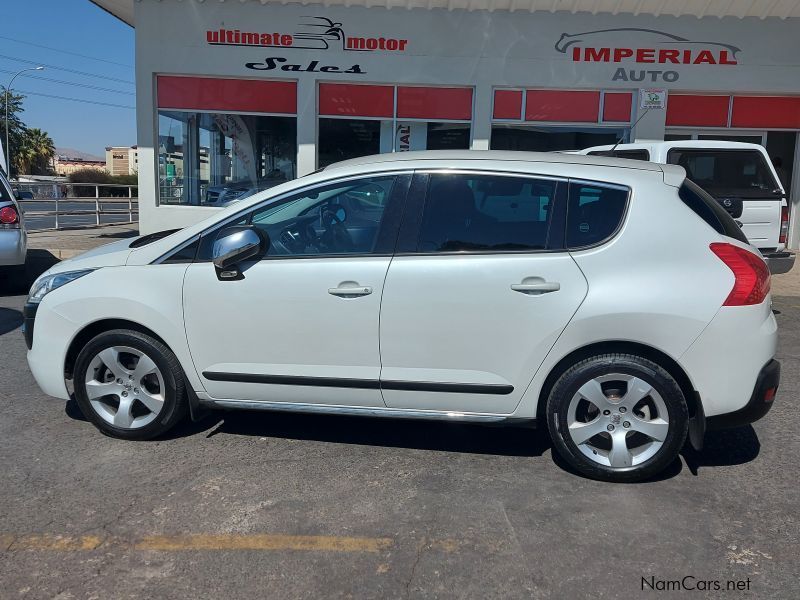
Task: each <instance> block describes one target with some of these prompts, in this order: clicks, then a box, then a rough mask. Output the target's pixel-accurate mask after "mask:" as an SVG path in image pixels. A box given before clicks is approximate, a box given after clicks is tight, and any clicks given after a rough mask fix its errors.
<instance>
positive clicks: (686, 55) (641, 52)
mask: <svg viewBox="0 0 800 600" xmlns="http://www.w3.org/2000/svg"><path fill="white" fill-rule="evenodd" d="M555 49H556V50H557V51H558V52H561V53H562V54H566V55H568V56H569V57H570V58H571V59H572V61H573V62H575V63H601V64H602V63H605V64H619V65H620V66H619V67H617V69H616V70H615V71H614V75H613V76H612V78H611V80H612V81H645V80H646V81H666V82H673V81H677V80H678V79H679V77H680V74H679V72H678V71H677V70H675V67H676V66H677V65H719V66H729V65H736V64H738V61H737V55H738V53H739V52H741V49H740V48H738V47H737V46H733V45H731V44H725V43H722V42H707V41H694V40H690V39H687V38H684V37H681V36H678V35H674V34H671V33H667V32H665V31H658V30H656V29H641V28H638V27H619V28H613V29H599V30H596V31H584V32H582V33H562V34H561V37H560V38H559V40H558V41H557V42H556V44H555ZM630 64H635V65H637V66H638V67H640V68H635V69H629V68H626V67H625V66H622V65H630ZM642 65H655V66H656V67H657V68H653V67H650V68H641V66H642Z"/></svg>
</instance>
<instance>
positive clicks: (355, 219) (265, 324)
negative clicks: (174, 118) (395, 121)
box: [183, 174, 411, 407]
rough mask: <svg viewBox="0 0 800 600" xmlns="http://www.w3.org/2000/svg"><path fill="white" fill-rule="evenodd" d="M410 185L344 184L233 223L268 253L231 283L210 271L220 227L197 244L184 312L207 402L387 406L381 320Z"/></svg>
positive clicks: (405, 178) (397, 181)
mask: <svg viewBox="0 0 800 600" xmlns="http://www.w3.org/2000/svg"><path fill="white" fill-rule="evenodd" d="M410 178H411V177H410V175H398V174H391V175H376V176H370V177H363V178H355V179H353V178H351V179H345V180H343V181H338V182H335V183H330V184H325V185H322V186H318V187H313V188H310V189H308V190H306V191H304V192H301V193H297V194H294V195H291V196H289V197H287V198H283V199H279V200H276V201H270V202H268V203H266V204H264V205H262V206H260V207H258V208H256V209H254V210H251V211H250V212H249V213H246V214H243V215H240V216H237V217H236V218H234V219H232V220H231V221H230V223H231V224H243V223H244V224H248V223H249V224H252V226H254V227H257V228H259V229H261V230H262V231H263V232H264V233H266V234H267V235H268V236H269V238H270V246H269V250H268V252H267V254H266V256H264V257H263V258H262V259H260V260H257V261H253V262H249V263H246V264H244V265H242V271H241V276H240V277H238V278H235V279H220V278H219V277H218V275H217V270H216V269H215V267H214V265H213V264H212V263H211V262H209V261H208V259H209V258H210V252H211V250H210V248H211V246H212V245H213V240H214V239H215V237H216V236H217V235H219V232H220V231H224V227H220V228H217V229H215V230H213V231H210V232H208V233H207V234H205V235H204V236H203V239H202V241H201V244H200V250H199V260H198V261H196V262H195V263H193V264H192V265H190V267H189V268H188V270H187V272H186V277H185V281H184V298H183V302H184V313H185V321H186V335H187V339H188V342H189V347H190V350H191V353H192V357H193V360H194V364H195V367H196V369H197V372H198V374H199V375H200V377H201V380H202V381H203V384H204V386H205V388H206V390H207V393H208V394H209V395H210V396H211V397H212V398H215V399H232V400H254V401H272V402H298V403H315V404H329V405H354V406H379V407H380V406H384V403H383V400H382V396H381V392H380V389H379V384H378V378H379V374H380V354H379V349H378V342H379V339H378V324H379V321H378V319H379V311H380V303H381V293H382V290H383V282H384V279H385V277H386V271H387V269H388V267H389V262H390V260H391V253H392V250H393V248H394V243H395V241H396V239H397V227H398V222H399V218H400V215H401V212H400V211H402V202H403V201H404V200H405V192H406V190H407V187H408V184H409V182H410Z"/></svg>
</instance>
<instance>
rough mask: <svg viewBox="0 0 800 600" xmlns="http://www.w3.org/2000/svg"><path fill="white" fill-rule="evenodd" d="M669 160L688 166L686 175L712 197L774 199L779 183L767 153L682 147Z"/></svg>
mask: <svg viewBox="0 0 800 600" xmlns="http://www.w3.org/2000/svg"><path fill="white" fill-rule="evenodd" d="M667 162H668V163H671V164H673V165H679V166H681V167H683V168H684V169H686V176H687V177H688V178H689V179H691V180H692V181H694V182H695V183H696V184H697V185H699V186H700V187H702V188H703V189H704V190H706V191H707V192H708V193H710V194H711V195H712V196H714V197H716V198H719V197H721V196H739V197H742V198H748V199H756V198H767V199H774V198H776V197H779V196H780V192H779V191H776V190H779V188H780V186H779V185H778V182H777V181H775V178H774V177H773V175H772V171H771V170H770V169H769V166H768V165H767V162H766V160H764V156H763V155H762V154H761V153H760V152H757V151H754V150H725V149H687V150H684V149H680V148H673V149H672V150H670V151H669V153H668V154H667Z"/></svg>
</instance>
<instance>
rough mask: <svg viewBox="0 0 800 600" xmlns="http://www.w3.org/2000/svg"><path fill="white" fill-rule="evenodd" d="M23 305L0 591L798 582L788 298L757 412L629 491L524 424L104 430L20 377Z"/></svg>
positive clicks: (419, 593) (327, 590) (435, 590)
mask: <svg viewBox="0 0 800 600" xmlns="http://www.w3.org/2000/svg"><path fill="white" fill-rule="evenodd" d="M23 301H24V299H23V297H21V296H9V295H6V296H0V415H2V416H0V469H2V485H0V507H1V508H0V597H2V598H60V599H61V598H102V599H106V598H187V597H190V598H281V599H283V598H405V597H408V598H582V597H589V596H591V597H595V598H632V597H640V596H642V597H647V596H653V595H656V596H658V595H659V594H657V593H656V592H654V591H651V590H650V588H649V587H648V584H646V583H643V578H645V580H646V581H652V585H653V586H654V587H656V589H659V586H662V587H663V586H667V585H670V584H666V583H664V582H665V581H667V580H681V581H682V582H683V583H685V584H687V585H690V586H691V585H693V586H695V587H697V586H698V585H699V586H700V587H701V588H702V587H703V585H704V584H703V583H702V582H703V581H706V580H718V581H720V584H721V586H722V587H723V590H724V589H725V586H726V585H727V581H728V580H731V581H734V582H735V585H739V586H740V588H744V587H745V586H746V587H748V588H749V591H736V592H733V591H731V592H725V591H721V592H716V591H711V592H707V591H695V592H692V594H691V595H692V597H731V596H733V597H751V598H790V597H797V585H798V581H797V574H798V573H799V572H800V558H798V548H800V540H798V512H797V511H798V488H797V470H798V464H800V435H798V426H797V424H798V416H799V415H798V405H797V402H796V400H797V397H798V391H800V390H799V389H798V388H800V368H799V367H800V335H798V334H799V333H800V297H795V296H786V297H778V298H776V299H775V309H776V310H778V311H779V314H778V316H777V318H778V320H779V323H780V327H781V341H780V350H779V356H778V358H779V359H780V360H781V361H782V364H783V379H782V382H781V388H780V390H779V393H778V397H777V400H776V405H775V408H774V409H773V410H772V412H770V413H769V414H768V415H767V417H766V418H765V419H763V420H762V421H760V422H758V423H756V424H755V425H754V426H752V427H750V426H748V427H744V428H740V429H736V430H730V431H725V432H718V433H713V434H709V436H708V438H707V445H706V449H705V450H704V451H703V452H701V453H695V452H691V451H685V452H684V454H683V455H682V456H681V458H680V459H679V460H677V461H676V462H675V463H674V464H673V465H672V467H671V468H670V469H669V470H668V471H667V472H666V473H665V474H664V475H663V477H661V478H659V479H658V480H656V481H651V482H647V483H642V484H635V485H615V484H605V483H599V482H596V481H590V480H587V479H583V478H581V477H579V476H577V475H575V474H572V473H570V472H568V471H567V470H566V469H565V467H564V466H562V465H561V463H560V462H559V461H558V460H557V459H555V458H554V457H553V454H552V452H551V449H550V444H549V442H548V440H547V437H546V436H545V435H544V433H542V432H537V431H531V430H527V429H506V428H489V427H482V426H474V425H457V424H441V423H421V422H401V421H383V420H366V419H355V418H342V417H313V416H290V415H277V414H276V415H273V414H267V413H233V412H231V413H215V414H213V415H212V416H210V417H208V418H206V419H205V420H203V421H202V422H200V423H195V424H191V423H187V424H186V425H184V426H182V427H181V428H180V429H178V430H177V431H176V432H174V434H173V435H171V436H169V437H168V438H167V439H162V440H159V441H154V442H143V443H134V442H124V441H118V440H114V439H110V438H107V437H104V436H103V435H101V434H100V433H99V432H97V431H96V430H95V429H94V427H92V426H91V425H90V424H89V423H87V422H86V421H85V420H84V419H83V417H82V416H81V414H80V413H79V411H78V410H77V408H76V406H75V405H74V403H73V402H70V403H67V404H65V403H63V402H61V401H56V400H52V399H48V398H47V397H45V396H44V395H43V394H42V393H41V392H40V391H39V389H38V388H37V387H36V384H35V383H34V381H33V379H32V377H31V375H30V373H29V371H28V367H27V364H26V361H25V345H24V342H23V339H22V335H21V333H20V331H19V326H20V324H21V320H22V317H21V313H20V310H21V308H22V305H23ZM687 576H688V577H690V578H689V579H684V578H685V577H687ZM692 577H693V578H695V579H691V578H692ZM651 578H653V579H652V580H651ZM643 587H644V591H643ZM712 587H713V585H712ZM660 595H662V596H663V595H664V594H663V593H662V594H660ZM667 595H669V594H667ZM673 595H675V594H673Z"/></svg>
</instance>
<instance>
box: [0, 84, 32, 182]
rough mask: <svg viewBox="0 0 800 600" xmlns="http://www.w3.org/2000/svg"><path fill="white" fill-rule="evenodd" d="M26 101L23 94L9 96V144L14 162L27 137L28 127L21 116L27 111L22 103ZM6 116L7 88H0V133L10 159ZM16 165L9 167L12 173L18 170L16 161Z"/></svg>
mask: <svg viewBox="0 0 800 600" xmlns="http://www.w3.org/2000/svg"><path fill="white" fill-rule="evenodd" d="M24 99H25V96H23V95H22V94H15V93H14V92H13V91H12V92H11V93H10V94H8V130H9V132H8V138H9V139H8V144H9V146H11V159H12V160H14V155H15V154H16V153H17V151H18V150H19V148H20V146H21V145H22V141H23V137H24V135H25V131H27V129H28V128H27V127H25V123H23V122H22V119H20V117H19V115H20V113H22V112H23V111H24V110H25V109H24V108H23V107H22V101H23V100H24ZM5 114H6V88H4V87H3V86H0V119H2V122H1V123H0V133H1V134H2V138H0V139H2V144H3V149H4V150H5V153H6V157H8V153H9V152H8V148H6V147H5V145H6V121H5ZM14 163H15V164H14V165H9V169H11V170H12V171H15V170H16V161H14Z"/></svg>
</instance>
